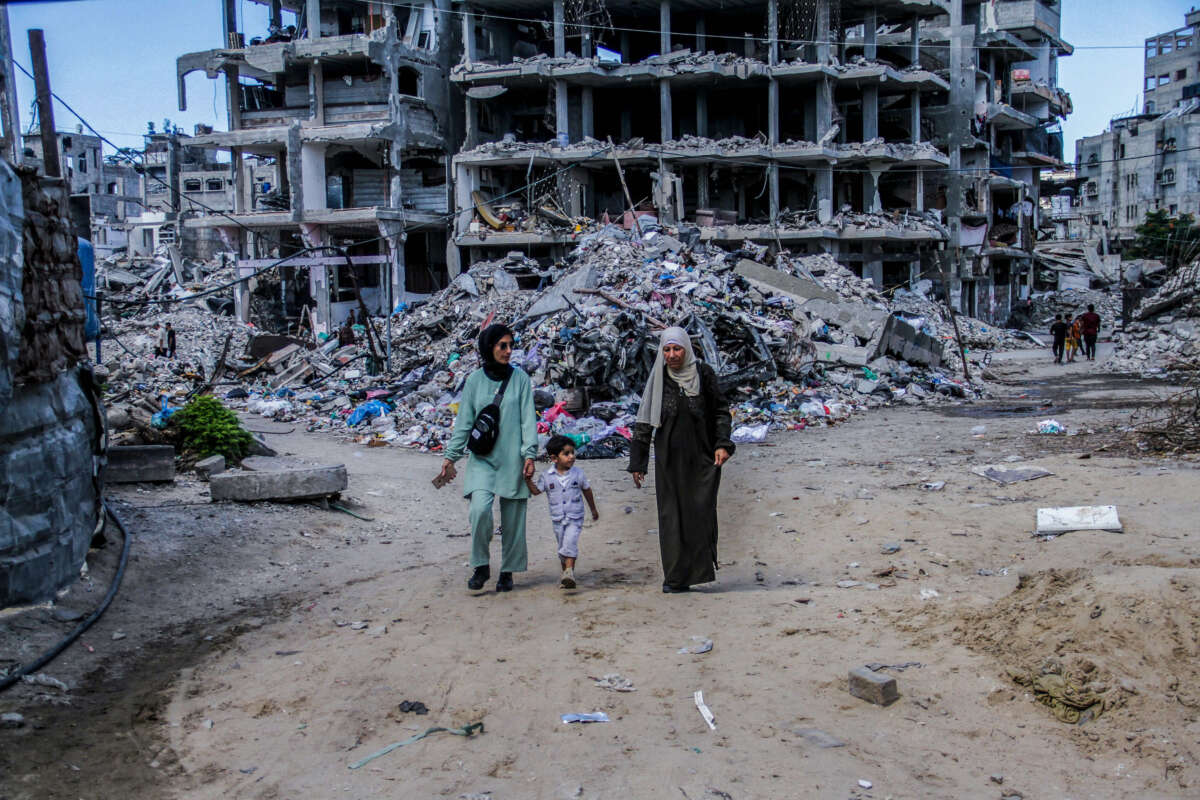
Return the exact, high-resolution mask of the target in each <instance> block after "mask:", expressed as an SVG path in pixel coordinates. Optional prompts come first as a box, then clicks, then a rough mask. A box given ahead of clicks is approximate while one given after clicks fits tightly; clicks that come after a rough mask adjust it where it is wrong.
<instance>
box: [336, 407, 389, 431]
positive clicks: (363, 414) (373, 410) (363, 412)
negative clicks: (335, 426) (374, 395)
mask: <svg viewBox="0 0 1200 800" xmlns="http://www.w3.org/2000/svg"><path fill="white" fill-rule="evenodd" d="M391 411H392V408H391V406H389V405H388V404H387V403H385V402H383V401H382V400H368V401H367V402H365V403H360V404H359V405H358V406H357V407H356V408H355V409H354V411H352V412H350V416H349V417H347V418H346V425H348V426H349V427H351V428H353V427H354V426H355V425H358V424H361V423H362V422H363V421H364V420H369V419H374V418H375V417H381V416H383V415H384V414H390V413H391Z"/></svg>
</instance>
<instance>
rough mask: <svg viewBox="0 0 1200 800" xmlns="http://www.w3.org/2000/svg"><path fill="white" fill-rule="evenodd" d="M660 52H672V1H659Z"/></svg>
mask: <svg viewBox="0 0 1200 800" xmlns="http://www.w3.org/2000/svg"><path fill="white" fill-rule="evenodd" d="M658 52H659V53H660V54H662V55H666V54H667V53H669V52H671V0H658Z"/></svg>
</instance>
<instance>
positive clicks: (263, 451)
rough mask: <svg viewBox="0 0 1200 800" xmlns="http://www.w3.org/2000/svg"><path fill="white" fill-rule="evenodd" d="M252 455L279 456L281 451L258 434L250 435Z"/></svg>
mask: <svg viewBox="0 0 1200 800" xmlns="http://www.w3.org/2000/svg"><path fill="white" fill-rule="evenodd" d="M250 440H251V441H250V455H252V456H277V455H279V453H277V452H275V450H274V449H273V448H272V447H271V446H270V445H268V444H267V443H266V441H265V440H264V439H263V438H262V437H261V436H259V435H257V434H251V435H250Z"/></svg>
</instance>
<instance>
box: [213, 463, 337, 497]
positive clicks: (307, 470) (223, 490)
mask: <svg viewBox="0 0 1200 800" xmlns="http://www.w3.org/2000/svg"><path fill="white" fill-rule="evenodd" d="M348 485H349V479H348V478H347V476H346V466H345V464H337V465H333V466H320V467H313V466H304V467H301V468H292V469H279V470H263V471H249V472H223V473H221V474H220V475H213V476H212V479H211V481H210V482H209V488H210V495H211V497H212V500H213V502H217V501H220V500H237V501H240V502H244V503H249V502H254V501H256V500H305V499H309V498H316V497H326V496H328V495H331V494H337V493H338V492H340V491H343V490H344V489H345V488H346V487H347V486H348Z"/></svg>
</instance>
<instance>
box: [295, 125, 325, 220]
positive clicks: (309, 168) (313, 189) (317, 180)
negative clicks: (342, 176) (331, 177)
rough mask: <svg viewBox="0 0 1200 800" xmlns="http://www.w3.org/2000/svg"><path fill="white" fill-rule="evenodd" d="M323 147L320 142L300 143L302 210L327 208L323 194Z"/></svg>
mask: <svg viewBox="0 0 1200 800" xmlns="http://www.w3.org/2000/svg"><path fill="white" fill-rule="evenodd" d="M325 147H326V145H325V144H323V143H320V142H304V143H302V144H301V145H300V183H301V185H302V186H303V187H304V207H303V210H304V211H322V210H324V209H326V208H328V204H327V203H326V196H325Z"/></svg>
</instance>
